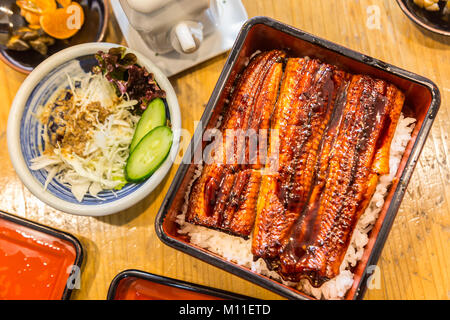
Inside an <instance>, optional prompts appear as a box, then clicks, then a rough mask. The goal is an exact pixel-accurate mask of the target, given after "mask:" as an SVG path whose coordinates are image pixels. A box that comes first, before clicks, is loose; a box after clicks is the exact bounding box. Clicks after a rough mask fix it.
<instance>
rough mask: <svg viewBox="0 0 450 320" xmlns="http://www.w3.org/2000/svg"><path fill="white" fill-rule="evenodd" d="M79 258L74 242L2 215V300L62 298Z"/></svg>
mask: <svg viewBox="0 0 450 320" xmlns="http://www.w3.org/2000/svg"><path fill="white" fill-rule="evenodd" d="M76 259H77V249H76V248H75V246H74V244H73V243H71V242H69V241H66V240H64V239H61V238H58V237H56V236H54V235H52V234H50V233H46V232H44V231H40V230H39V229H38V228H36V229H35V228H33V227H31V226H27V224H23V225H22V224H19V223H15V222H13V221H9V220H8V219H3V218H2V217H1V215H0V299H7V300H44V299H52V300H53V299H61V298H62V297H63V295H64V291H65V288H66V283H67V280H68V278H69V275H70V273H71V271H72V267H73V265H74V264H75V261H76Z"/></svg>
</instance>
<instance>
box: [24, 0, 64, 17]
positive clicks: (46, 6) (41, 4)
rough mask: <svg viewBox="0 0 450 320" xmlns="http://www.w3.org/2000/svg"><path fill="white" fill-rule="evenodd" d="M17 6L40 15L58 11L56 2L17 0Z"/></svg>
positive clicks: (47, 0)
mask: <svg viewBox="0 0 450 320" xmlns="http://www.w3.org/2000/svg"><path fill="white" fill-rule="evenodd" d="M16 4H17V5H18V6H19V7H20V8H21V9H24V10H27V11H31V12H33V13H35V14H38V15H41V14H43V13H47V12H50V11H54V10H56V2H55V0H17V1H16Z"/></svg>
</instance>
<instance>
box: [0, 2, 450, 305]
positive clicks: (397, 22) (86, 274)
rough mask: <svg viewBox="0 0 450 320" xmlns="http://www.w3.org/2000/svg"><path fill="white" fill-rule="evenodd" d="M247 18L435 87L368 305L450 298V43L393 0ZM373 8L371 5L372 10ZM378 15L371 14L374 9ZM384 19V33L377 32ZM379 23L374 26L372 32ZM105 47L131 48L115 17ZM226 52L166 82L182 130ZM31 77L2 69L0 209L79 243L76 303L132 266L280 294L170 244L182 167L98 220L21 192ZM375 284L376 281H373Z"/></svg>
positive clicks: (299, 5) (290, 6)
mask: <svg viewBox="0 0 450 320" xmlns="http://www.w3.org/2000/svg"><path fill="white" fill-rule="evenodd" d="M243 2H244V5H245V6H246V9H247V12H248V14H249V16H250V17H252V16H257V15H265V16H270V17H272V18H275V19H277V20H280V21H282V22H285V23H288V24H290V25H293V26H295V27H297V28H300V29H303V30H305V31H307V32H310V33H312V34H315V35H317V36H319V37H322V38H325V39H328V40H330V41H333V42H336V43H338V44H341V45H344V46H346V47H349V48H351V49H354V50H356V51H360V52H363V53H365V54H367V55H369V56H373V57H375V58H378V59H381V60H383V61H386V62H389V63H391V64H394V65H397V66H399V67H401V68H404V69H407V70H410V71H413V72H415V73H417V74H420V75H423V76H425V77H427V78H430V79H431V80H433V81H434V82H435V83H436V84H437V85H438V87H439V88H440V91H441V95H442V105H441V109H440V111H439V113H438V116H437V118H436V120H435V123H434V126H433V128H432V131H431V134H430V136H429V139H428V140H427V142H426V145H425V147H424V150H423V152H422V155H421V157H420V161H419V162H418V164H417V167H416V170H415V172H414V174H413V177H412V179H411V182H410V184H409V187H408V189H407V192H406V195H405V198H404V200H403V203H402V205H401V207H400V211H399V212H398V215H397V218H396V220H395V223H394V226H393V228H392V230H391V233H390V235H389V238H388V240H387V242H386V246H385V248H384V251H383V253H382V255H381V258H380V260H379V263H378V270H379V274H378V276H379V277H378V278H377V277H375V279H376V280H379V283H378V284H379V286H378V288H374V289H371V290H368V292H367V294H366V296H365V298H366V299H449V298H450V275H449V270H450V250H449V245H450V157H449V152H450V150H449V149H450V139H449V134H450V105H449V104H448V101H449V100H450V38H445V37H442V36H438V35H435V34H432V33H430V32H428V31H425V30H422V29H420V28H419V27H417V26H416V25H414V24H413V23H412V22H411V21H410V20H409V19H408V18H407V17H406V16H405V15H403V13H402V12H401V10H400V8H399V7H398V6H397V4H396V2H395V1H392V0H359V1H352V0H341V1H329V0H314V1H312V0H258V1H255V0H243ZM371 6H375V7H371ZM373 8H375V9H374V10H375V11H372V10H373ZM377 8H378V9H379V13H380V21H379V22H380V23H379V28H371V26H372V25H371V24H370V22H371V21H372V20H370V19H371V18H373V14H374V12H375V14H376V12H377ZM375 26H376V25H375ZM106 40H107V41H108V42H115V43H122V44H125V42H124V40H123V37H122V35H121V33H120V30H119V28H118V26H117V24H116V22H115V20H114V15H113V14H112V12H111V21H110V23H109V27H108V35H107V39H106ZM226 57H227V54H223V55H221V56H218V57H216V58H214V59H212V60H209V61H208V62H205V63H203V64H201V65H199V66H196V67H194V68H192V69H190V70H188V71H185V72H183V73H181V74H179V75H177V76H174V77H172V78H171V79H170V80H171V82H172V84H173V86H174V88H175V90H176V93H177V95H178V99H179V103H180V106H181V112H182V118H183V124H182V125H183V127H184V128H186V129H187V130H189V132H191V134H192V132H193V130H194V121H197V120H199V119H200V117H201V115H202V113H203V110H204V107H205V105H206V103H207V101H208V99H209V96H210V94H211V92H212V90H213V88H214V86H215V83H216V81H217V79H218V77H219V74H220V72H221V70H222V68H223V65H224V63H225V60H226ZM24 79H25V76H24V75H22V74H20V73H17V72H15V71H13V70H12V69H10V68H9V67H8V66H6V65H5V64H3V63H0V101H1V102H2V106H1V108H0V162H1V163H2V166H1V167H0V186H1V189H0V209H1V210H4V211H7V212H10V213H13V214H16V215H19V216H22V217H26V218H28V219H31V220H33V221H36V222H39V223H43V224H46V225H49V226H51V227H54V228H58V229H62V230H64V231H67V232H70V233H72V234H74V235H75V236H77V237H78V238H79V239H80V240H81V242H82V244H83V246H84V248H85V250H86V256H85V262H84V265H83V269H82V277H81V287H80V289H78V290H75V291H74V294H73V296H72V297H73V298H74V299H104V298H106V293H107V290H108V287H109V284H110V282H111V280H112V279H113V277H114V276H115V275H116V274H117V273H119V272H120V271H122V270H125V269H129V268H134V269H141V270H145V271H148V272H152V273H156V274H160V275H164V276H168V277H174V278H178V279H182V280H186V281H191V282H195V283H199V284H202V285H208V286H212V287H216V288H220V289H224V290H229V291H234V292H237V293H240V294H245V295H248V296H252V297H257V298H262V299H279V298H281V297H280V296H278V295H276V294H274V293H272V292H270V291H267V290H265V289H262V288H261V287H259V286H257V285H254V284H251V283H250V282H247V281H245V280H242V279H240V278H238V277H236V276H234V275H231V274H229V273H227V272H225V271H222V270H220V269H217V268H215V267H213V266H210V265H208V264H206V263H204V262H201V261H200V260H197V259H194V258H191V257H190V256H188V255H186V254H184V253H181V252H179V251H177V250H174V249H172V248H169V247H168V246H166V245H164V244H163V243H162V242H161V241H160V240H159V239H158V237H157V236H156V234H155V229H154V220H155V216H156V213H157V211H158V209H159V206H160V205H161V202H162V200H163V198H164V195H165V193H166V192H167V190H168V187H169V185H170V181H171V180H172V178H173V176H174V174H175V172H176V169H177V167H176V166H174V167H173V168H172V169H171V171H170V173H169V174H168V175H167V177H166V178H165V179H164V180H163V182H162V183H161V185H160V186H159V187H158V188H157V189H156V190H155V191H154V192H153V193H152V194H150V195H149V196H148V197H147V198H145V199H144V200H143V201H142V202H141V203H139V204H138V205H136V206H134V207H133V208H131V209H129V210H126V211H124V212H121V213H118V214H115V215H112V216H106V217H101V218H94V217H79V216H74V215H69V214H65V213H62V212H59V211H57V210H54V209H52V208H50V207H48V206H47V205H45V204H43V203H42V202H41V201H39V200H37V199H36V198H35V197H34V196H33V195H31V194H30V192H29V191H28V190H27V189H26V188H25V187H24V186H23V184H22V182H21V181H20V180H19V178H18V177H17V175H16V174H15V172H14V169H13V168H12V165H11V163H10V160H9V156H8V152H7V145H6V126H7V119H8V113H9V108H10V105H11V103H12V100H13V98H14V95H15V94H16V92H17V90H18V88H19V86H20V84H21V83H22V81H23V80H24ZM376 282H377V281H375V284H377V283H376Z"/></svg>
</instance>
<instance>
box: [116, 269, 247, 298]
mask: <svg viewBox="0 0 450 320" xmlns="http://www.w3.org/2000/svg"><path fill="white" fill-rule="evenodd" d="M107 299H108V300H249V299H252V298H250V297H246V296H242V295H239V294H235V293H232V292H228V291H223V290H219V289H215V288H210V287H206V286H202V285H198V284H195V283H191V282H187V281H182V280H178V279H172V278H167V277H164V276H160V275H157V274H153V273H148V272H145V271H141V270H135V269H130V270H125V271H122V272H120V273H119V274H118V275H116V276H115V277H114V279H113V280H112V281H111V284H110V286H109V289H108V296H107Z"/></svg>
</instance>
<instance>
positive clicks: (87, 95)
mask: <svg viewBox="0 0 450 320" xmlns="http://www.w3.org/2000/svg"><path fill="white" fill-rule="evenodd" d="M67 77H68V82H69V87H70V89H69V90H66V92H70V93H71V95H70V94H69V96H70V101H69V100H68V101H69V102H67V103H66V104H67V106H64V107H65V109H64V111H65V112H64V126H61V127H60V129H63V131H64V134H63V138H61V136H59V139H58V140H57V142H52V141H51V139H50V138H49V135H50V133H49V131H48V130H49V128H48V124H49V123H50V122H48V119H52V120H53V118H54V117H58V114H54V113H58V112H56V110H57V109H55V105H57V104H56V103H55V102H52V103H50V104H49V105H47V106H43V108H42V110H41V112H40V114H39V115H38V117H40V120H41V122H42V124H43V131H42V138H43V140H44V146H42V147H41V154H40V156H38V157H36V158H34V159H32V160H31V163H32V165H31V169H32V170H41V169H45V170H46V171H47V173H48V175H47V178H46V181H45V185H44V188H45V189H47V187H48V184H49V183H50V182H51V181H52V180H53V179H58V181H59V182H61V183H63V184H65V185H67V186H68V187H69V188H70V189H71V192H72V194H73V195H74V197H75V198H76V199H77V201H79V202H81V201H82V200H83V198H84V196H85V195H86V194H90V195H91V196H93V197H96V198H99V199H102V198H101V197H100V196H99V193H100V192H101V191H103V190H111V191H112V192H113V193H114V190H119V189H121V188H122V187H123V186H124V185H125V184H126V183H127V181H126V179H125V173H124V167H125V165H126V161H127V158H128V156H129V146H130V143H131V141H132V139H133V134H134V131H135V127H136V124H137V122H138V120H139V116H137V115H134V114H133V113H132V112H130V111H131V110H132V109H133V107H134V106H135V105H136V104H137V102H138V101H136V100H130V99H129V98H128V96H127V95H126V94H125V95H123V96H120V97H119V96H117V94H116V89H115V87H114V86H113V84H111V83H110V82H108V80H107V79H106V78H105V77H104V76H103V75H102V74H89V75H87V76H86V77H85V78H82V79H71V78H70V77H69V76H67ZM64 102H65V101H63V104H64ZM58 103H59V102H58ZM59 114H61V112H59ZM59 116H60V115H59ZM50 117H53V118H50ZM50 129H52V130H54V128H53V127H52V126H50ZM50 132H52V131H50ZM77 139H79V141H78V140H77Z"/></svg>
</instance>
